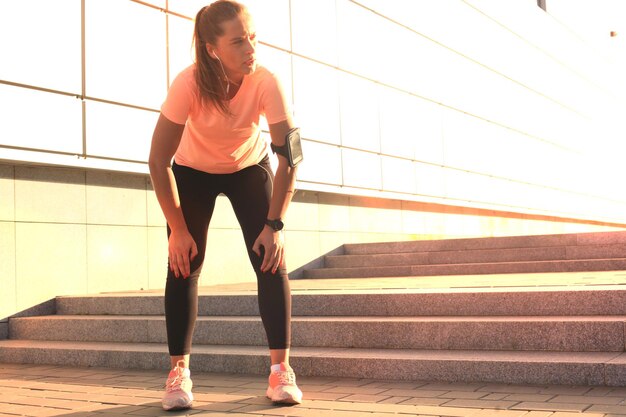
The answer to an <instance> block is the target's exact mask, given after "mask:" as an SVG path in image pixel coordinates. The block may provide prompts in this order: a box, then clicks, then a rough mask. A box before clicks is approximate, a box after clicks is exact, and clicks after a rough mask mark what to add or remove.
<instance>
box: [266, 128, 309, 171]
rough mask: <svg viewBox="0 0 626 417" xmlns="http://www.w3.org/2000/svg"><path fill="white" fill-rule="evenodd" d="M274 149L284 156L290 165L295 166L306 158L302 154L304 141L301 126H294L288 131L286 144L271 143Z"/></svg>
mask: <svg viewBox="0 0 626 417" xmlns="http://www.w3.org/2000/svg"><path fill="white" fill-rule="evenodd" d="M271 148H272V151H274V152H275V153H277V154H279V155H282V156H284V157H285V158H286V159H287V162H288V163H289V166H290V167H292V168H294V167H295V166H296V165H298V164H299V163H300V162H302V160H303V159H304V156H303V155H302V141H301V139H300V128H299V127H294V128H293V129H291V130H289V132H287V135H286V136H285V144H284V145H283V146H276V145H274V144H273V143H272V144H271Z"/></svg>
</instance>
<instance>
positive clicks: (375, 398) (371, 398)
mask: <svg viewBox="0 0 626 417" xmlns="http://www.w3.org/2000/svg"><path fill="white" fill-rule="evenodd" d="M388 398H391V397H390V396H388V395H369V394H353V395H348V396H346V397H343V398H341V399H340V401H351V402H360V403H380V402H382V401H384V400H386V399H388Z"/></svg>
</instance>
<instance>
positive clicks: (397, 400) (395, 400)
mask: <svg viewBox="0 0 626 417" xmlns="http://www.w3.org/2000/svg"><path fill="white" fill-rule="evenodd" d="M411 398H412V397H389V398H387V399H386V400H383V401H381V402H380V404H400V403H402V402H404V401H408V400H410V399H411Z"/></svg>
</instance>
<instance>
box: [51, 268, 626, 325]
mask: <svg viewBox="0 0 626 417" xmlns="http://www.w3.org/2000/svg"><path fill="white" fill-rule="evenodd" d="M416 279H419V278H416ZM459 279H463V278H462V277H459ZM503 279H504V278H503ZM56 304H57V314H59V315H90V314H93V315H111V316H112V317H115V316H118V315H158V316H162V315H163V314H164V311H163V296H162V295H159V294H154V295H146V296H128V295H127V296H115V295H112V294H110V295H95V296H64V297H57V299H56ZM198 314H199V315H200V316H226V315H232V316H258V314H259V311H258V302H257V296H256V294H248V295H229V294H222V295H220V294H215V295H208V294H201V295H200V296H199V304H198ZM292 314H293V315H294V316H377V317H384V316H567V315H578V316H589V315H626V287H625V286H621V285H604V286H586V287H582V288H581V287H566V286H556V287H522V288H515V287H510V288H451V289H397V290H380V289H379V290H351V291H346V290H344V291H341V292H333V291H330V292H321V291H318V292H316V291H312V292H311V293H294V294H293V295H292Z"/></svg>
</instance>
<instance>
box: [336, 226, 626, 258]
mask: <svg viewBox="0 0 626 417" xmlns="http://www.w3.org/2000/svg"><path fill="white" fill-rule="evenodd" d="M616 243H626V232H622V231H616V232H600V233H573V234H556V235H530V236H500V237H479V238H462V239H441V240H417V241H406V242H381V243H350V244H345V245H344V250H345V253H346V255H365V254H374V253H401V252H425V251H449V250H467V249H501V248H523V247H550V246H573V245H610V244H616Z"/></svg>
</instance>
